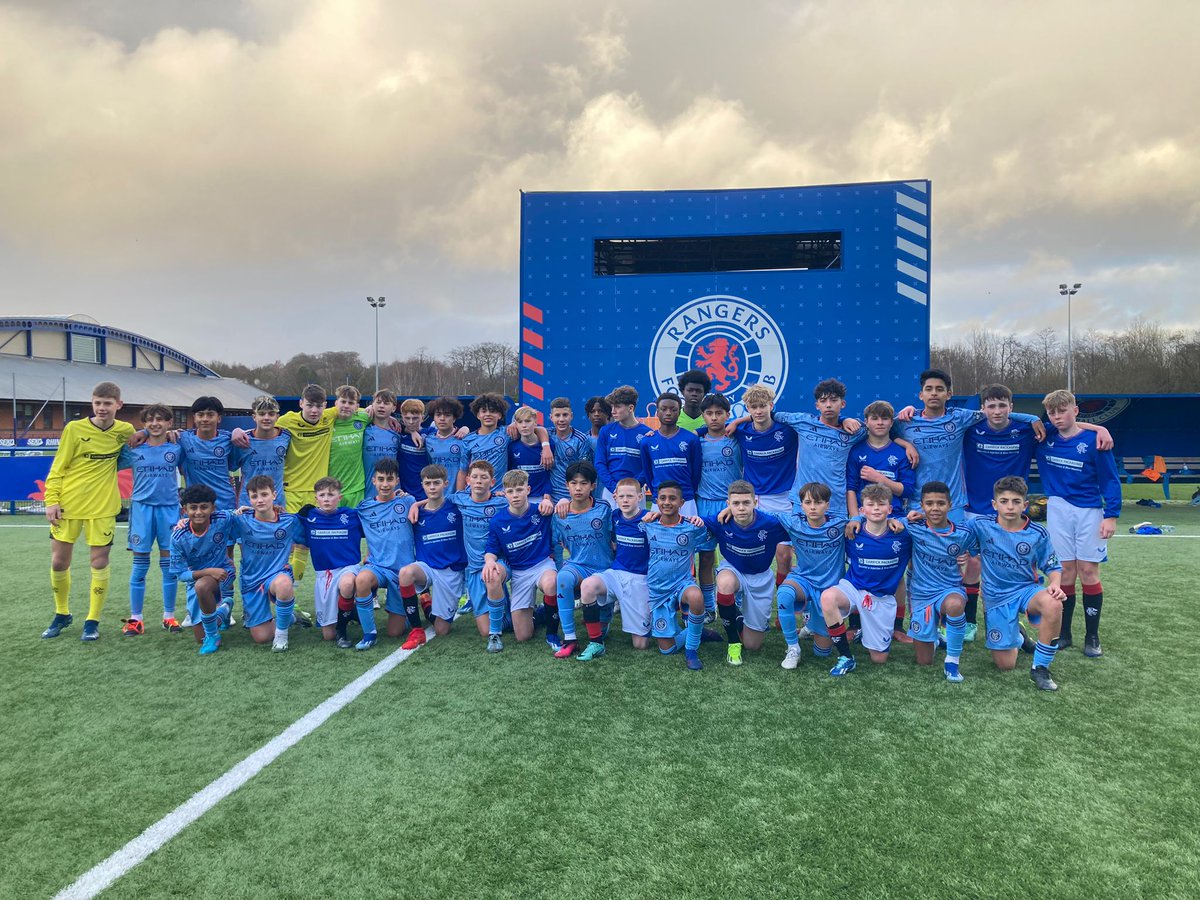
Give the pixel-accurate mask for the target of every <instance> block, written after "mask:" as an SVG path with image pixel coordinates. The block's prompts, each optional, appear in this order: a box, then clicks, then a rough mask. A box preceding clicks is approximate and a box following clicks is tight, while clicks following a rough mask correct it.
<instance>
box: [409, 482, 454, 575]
mask: <svg viewBox="0 0 1200 900" xmlns="http://www.w3.org/2000/svg"><path fill="white" fill-rule="evenodd" d="M413 534H414V536H415V537H416V542H417V559H418V560H420V561H421V562H423V563H425V564H426V565H427V566H429V568H431V569H453V570H454V571H455V572H461V571H462V570H463V569H465V568H466V567H467V551H466V549H465V548H464V547H463V515H462V513H461V512H459V511H458V507H457V506H455V504H454V501H453V500H450V499H449V498H447V499H446V500H444V501H443V503H442V505H441V506H439V507H438V508H437V509H430V508H429V507H428V506H422V507H421V509H420V512H419V513H418V516H417V524H416V525H414V526H413Z"/></svg>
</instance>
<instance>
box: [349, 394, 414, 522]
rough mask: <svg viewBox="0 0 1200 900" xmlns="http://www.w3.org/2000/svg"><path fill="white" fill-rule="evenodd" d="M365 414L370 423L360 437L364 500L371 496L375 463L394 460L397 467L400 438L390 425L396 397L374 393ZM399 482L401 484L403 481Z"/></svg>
mask: <svg viewBox="0 0 1200 900" xmlns="http://www.w3.org/2000/svg"><path fill="white" fill-rule="evenodd" d="M367 412H368V413H369V414H370V416H371V421H370V423H369V424H368V425H367V427H366V429H364V431H363V437H362V467H363V481H364V484H365V490H364V498H365V497H367V496H369V495H370V494H371V491H372V490H373V487H374V486H373V485H372V483H371V479H373V478H374V477H375V463H377V462H379V461H380V460H381V459H394V460H396V463H397V465H399V463H400V437H401V434H400V432H399V431H397V430H396V429H395V428H393V427H391V425H390V423H391V422H392V421H393V413H395V412H396V395H395V394H393V393H392V392H391V391H385V390H379V391H376V392H375V395H374V396H373V397H372V398H371V405H370V406H368V407H367ZM405 436H406V437H407V435H405ZM401 481H402V482H403V479H401ZM352 499H353V498H352Z"/></svg>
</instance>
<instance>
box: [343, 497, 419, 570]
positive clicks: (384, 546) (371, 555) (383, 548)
mask: <svg viewBox="0 0 1200 900" xmlns="http://www.w3.org/2000/svg"><path fill="white" fill-rule="evenodd" d="M415 502H416V501H415V500H413V498H412V497H411V496H410V495H408V494H398V495H396V496H395V497H393V498H392V499H391V500H380V499H378V498H377V497H372V498H371V499H369V500H364V501H363V502H362V503H360V504H358V519H359V521H360V522H362V530H363V534H364V535H365V536H366V539H367V561H368V562H370V563H371V564H372V565H375V566H378V567H379V568H381V569H385V570H387V571H391V572H399V571H400V569H401V568H402V567H404V566H407V565H408V564H409V563H412V562H415V561H416V558H417V554H416V548H415V547H414V546H413V530H412V525H411V524H410V523H409V521H408V511H409V510H410V509H411V508H412V505H413V504H414V503H415Z"/></svg>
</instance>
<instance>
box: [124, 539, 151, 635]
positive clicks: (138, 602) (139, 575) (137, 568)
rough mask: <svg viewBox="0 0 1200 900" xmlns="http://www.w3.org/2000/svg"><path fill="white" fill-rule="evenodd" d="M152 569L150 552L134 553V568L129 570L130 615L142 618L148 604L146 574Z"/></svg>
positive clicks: (138, 618) (139, 619)
mask: <svg viewBox="0 0 1200 900" xmlns="http://www.w3.org/2000/svg"><path fill="white" fill-rule="evenodd" d="M149 571H150V554H149V553H135V554H133V568H132V569H130V571H129V616H130V618H132V619H137V620H138V621H139V622H140V621H141V619H142V610H143V609H144V608H145V606H146V574H147V573H148V572H149Z"/></svg>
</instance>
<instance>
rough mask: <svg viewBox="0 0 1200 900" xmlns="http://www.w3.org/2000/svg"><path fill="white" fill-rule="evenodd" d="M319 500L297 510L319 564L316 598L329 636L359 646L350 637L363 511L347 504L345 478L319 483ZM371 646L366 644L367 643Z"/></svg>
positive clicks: (323, 631) (339, 642)
mask: <svg viewBox="0 0 1200 900" xmlns="http://www.w3.org/2000/svg"><path fill="white" fill-rule="evenodd" d="M313 494H314V495H315V498H316V501H317V502H316V505H309V504H305V505H304V506H302V507H301V508H300V511H299V513H297V515H298V516H299V518H300V525H301V527H302V528H303V529H304V540H303V541H302V543H303V544H304V545H305V546H306V547H308V550H309V553H310V554H311V558H312V565H313V602H314V605H315V612H316V619H317V624H318V625H319V626H320V627H321V637H322V638H323V639H324V640H327V641H332V640H335V639H336V641H337V646H338V647H340V648H342V649H348V648H350V647H353V646H355V644H354V642H353V641H351V640H350V638H349V637H348V636H347V633H346V630H347V626H348V625H349V623H350V620H351V619H352V618H354V616H355V606H354V583H355V577H356V576H357V575H358V569H359V562H360V561H361V560H362V542H363V530H362V523H361V522H360V521H359V519H358V510H356V509H354V508H353V507H349V506H342V483H341V482H340V481H338V480H337V479H336V478H332V477H329V476H326V477H325V478H319V479H317V481H316V482H315V483H314V484H313ZM364 649H366V648H364Z"/></svg>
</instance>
